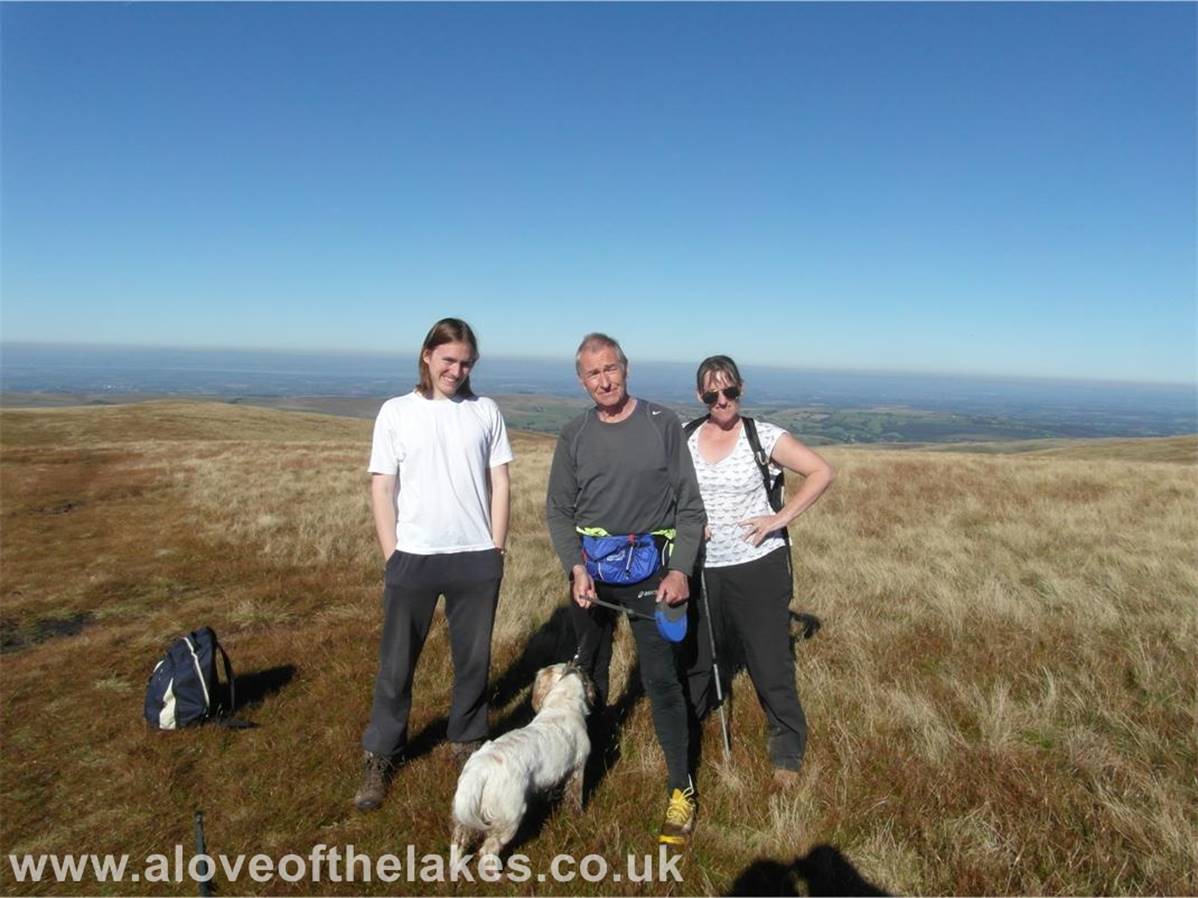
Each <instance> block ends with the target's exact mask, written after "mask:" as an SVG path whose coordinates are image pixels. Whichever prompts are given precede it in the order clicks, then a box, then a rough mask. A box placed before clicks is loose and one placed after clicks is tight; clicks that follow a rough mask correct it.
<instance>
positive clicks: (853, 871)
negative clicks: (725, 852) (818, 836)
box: [726, 845, 890, 898]
mask: <svg viewBox="0 0 1198 898" xmlns="http://www.w3.org/2000/svg"><path fill="white" fill-rule="evenodd" d="M800 886H803V888H800ZM726 894H728V895H796V896H797V895H811V896H840V895H846V896H847V895H863V896H870V898H873V896H885V895H889V894H890V893H889V892H886V891H885V890H883V889H880V888H878V887H877V886H876V885H874V884H873V883H872V882H870V881H869V880H868V879H866V878H865V877H864V876H862V875H861V874H860V873H858V872H857V868H856V867H854V866H853V863H852V861H850V860H849V859H848V858H847V857H845V855H844V852H842V851H840V849H838V848H834V847H832V846H831V845H816V846H815V847H814V848H812V849H811V850H810V851H809V852H807V854H805V855H803V856H802V857H797V858H795V859H794V860H793V861H792V862H791V863H789V864H783V863H780V862H779V861H767V860H760V861H755V862H754V863H753V864H752V865H750V866H749V867H746V868H745V870H744V871H742V872H741V874H740V876H738V877H737V878H736V882H734V883H733V884H732V887H731V888H730V889H729V890H728V892H727V893H726Z"/></svg>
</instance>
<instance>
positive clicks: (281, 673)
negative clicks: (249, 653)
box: [233, 664, 295, 711]
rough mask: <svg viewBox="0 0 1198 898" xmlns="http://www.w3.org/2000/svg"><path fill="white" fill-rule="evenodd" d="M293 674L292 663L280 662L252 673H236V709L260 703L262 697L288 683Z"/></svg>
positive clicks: (271, 693) (234, 679)
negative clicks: (276, 665) (277, 664)
mask: <svg viewBox="0 0 1198 898" xmlns="http://www.w3.org/2000/svg"><path fill="white" fill-rule="evenodd" d="M294 676H295V665H294V664H280V665H279V666H278V667H268V668H266V669H265V670H255V671H253V672H252V673H239V674H236V675H235V676H234V678H233V685H234V688H235V689H236V692H237V710H238V711H241V710H243V709H245V708H252V707H254V706H255V705H260V704H262V701H263V699H265V698H266V697H267V696H269V695H274V694H275V693H276V692H278V691H279V690H280V689H282V688H283V687H284V686H286V685H287V684H288V683H290V682H291V680H292V678H293V677H294Z"/></svg>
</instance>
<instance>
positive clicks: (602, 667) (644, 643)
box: [571, 571, 690, 790]
mask: <svg viewBox="0 0 1198 898" xmlns="http://www.w3.org/2000/svg"><path fill="white" fill-rule="evenodd" d="M665 573H666V572H665V571H659V572H658V573H656V574H654V575H653V576H652V577H649V578H648V579H647V580H642V581H641V582H640V583H633V584H631V585H629V586H613V585H611V584H608V583H596V584H595V591H596V593H598V595H599V598H600V599H602V600H603V601H605V602H613V603H615V604H618V605H623V606H624V607H626V608H631V609H633V610H634V611H639V612H641V613H643V614H647V615H649V616H650V618H652V616H653V610H654V606H655V598H656V594H657V587H658V584H660V583H661V578H662V577H663V576H664V575H665ZM571 608H572V611H571V616H572V618H573V621H574V632H575V635H576V636H577V637H578V663H579V665H580V666H581V667H582V668H583V670H585V671H587V673H588V674H589V675H590V677H591V679H592V680H593V681H594V683H595V691H596V692H598V693H599V697H600V698H599V704H600V705H604V704H606V703H607V692H608V680H609V669H610V667H611V644H612V631H613V627H614V625H615V617H616V616H617V615H618V614H619V612H615V611H610V610H609V609H607V608H600V607H597V606H595V607H592V608H590V609H583V608H580V607H578V605H577V604H574V602H573V601H571ZM628 622H629V624H630V625H631V627H632V636H633V639H635V640H636V653H637V660H638V661H639V663H640V669H641V683H642V685H643V686H644V687H645V694H646V695H648V696H649V705H650V707H651V709H652V711H653V728H654V729H655V730H656V732H657V741H658V744H660V745H661V750H662V753H663V754H665V757H666V768H667V770H668V773H669V782H668V783H667V788H668V789H670V790H673V789H685V788H687V787H688V786H689V785H690V776H689V769H688V757H687V744H688V738H689V734H688V732H687V713H688V712H687V706H686V695H685V693H684V691H683V687H682V672H681V669H680V666H679V662H678V657H677V654H676V647H675V644H674V643H672V642H669V641H668V640H667V639H665V637H663V636H662V635H661V634H660V633H659V632H657V624H656V623H655V622H654V621H653V620H651V619H650V620H645V619H644V618H640V617H629V618H628ZM689 638H690V637H689V635H688V639H689Z"/></svg>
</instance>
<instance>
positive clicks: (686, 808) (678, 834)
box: [657, 788, 695, 847]
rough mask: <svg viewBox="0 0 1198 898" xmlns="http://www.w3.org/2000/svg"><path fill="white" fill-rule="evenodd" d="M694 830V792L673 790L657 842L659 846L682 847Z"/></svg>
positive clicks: (691, 790)
mask: <svg viewBox="0 0 1198 898" xmlns="http://www.w3.org/2000/svg"><path fill="white" fill-rule="evenodd" d="M694 829H695V790H694V789H693V788H688V789H675V790H674V794H673V795H671V796H670V803H669V805H668V806H667V807H666V820H665V823H663V824H662V825H661V835H660V836H658V837H657V841H658V843H659V844H661V845H677V846H680V847H681V846H683V845H685V844H686V843H687V841H688V840H689V839H690V834H691V833H692V832H694Z"/></svg>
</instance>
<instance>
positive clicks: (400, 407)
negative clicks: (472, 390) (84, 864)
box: [369, 390, 512, 555]
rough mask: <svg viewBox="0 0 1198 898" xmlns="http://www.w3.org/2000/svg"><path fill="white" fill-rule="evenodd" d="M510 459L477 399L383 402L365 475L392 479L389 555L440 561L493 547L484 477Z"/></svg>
mask: <svg viewBox="0 0 1198 898" xmlns="http://www.w3.org/2000/svg"><path fill="white" fill-rule="evenodd" d="M511 460H512V447H511V445H510V444H509V443H508V439H507V428H506V427H505V426H504V423H503V415H501V414H500V413H499V407H498V406H497V405H496V404H495V402H494V400H491V399H486V398H484V397H482V396H475V397H472V398H469V399H467V398H463V397H460V396H458V397H454V398H453V399H425V398H424V397H423V396H422V395H420V393H418V392H416V391H415V390H413V391H412V392H411V393H409V394H407V395H406V396H396V397H395V398H394V399H388V400H387V401H386V402H384V403H383V407H382V408H381V409H379V415H378V418H376V419H375V422H374V442H373V444H372V446H371V449H370V468H369V470H370V473H372V474H394V475H396V476H398V478H399V492H398V494H397V496H396V500H395V508H396V516H395V517H396V520H395V538H396V546H395V547H396V548H397V549H399V550H400V551H403V552H411V553H413V554H416V555H445V554H449V553H451V552H475V551H478V550H481V549H490V548H493V547H494V545H495V543H494V542H493V541H492V539H491V495H490V491H489V490H488V489H487V470H488V469H489V468H495V467H498V466H499V465H503V464H507V463H508V462H510V461H511Z"/></svg>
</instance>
